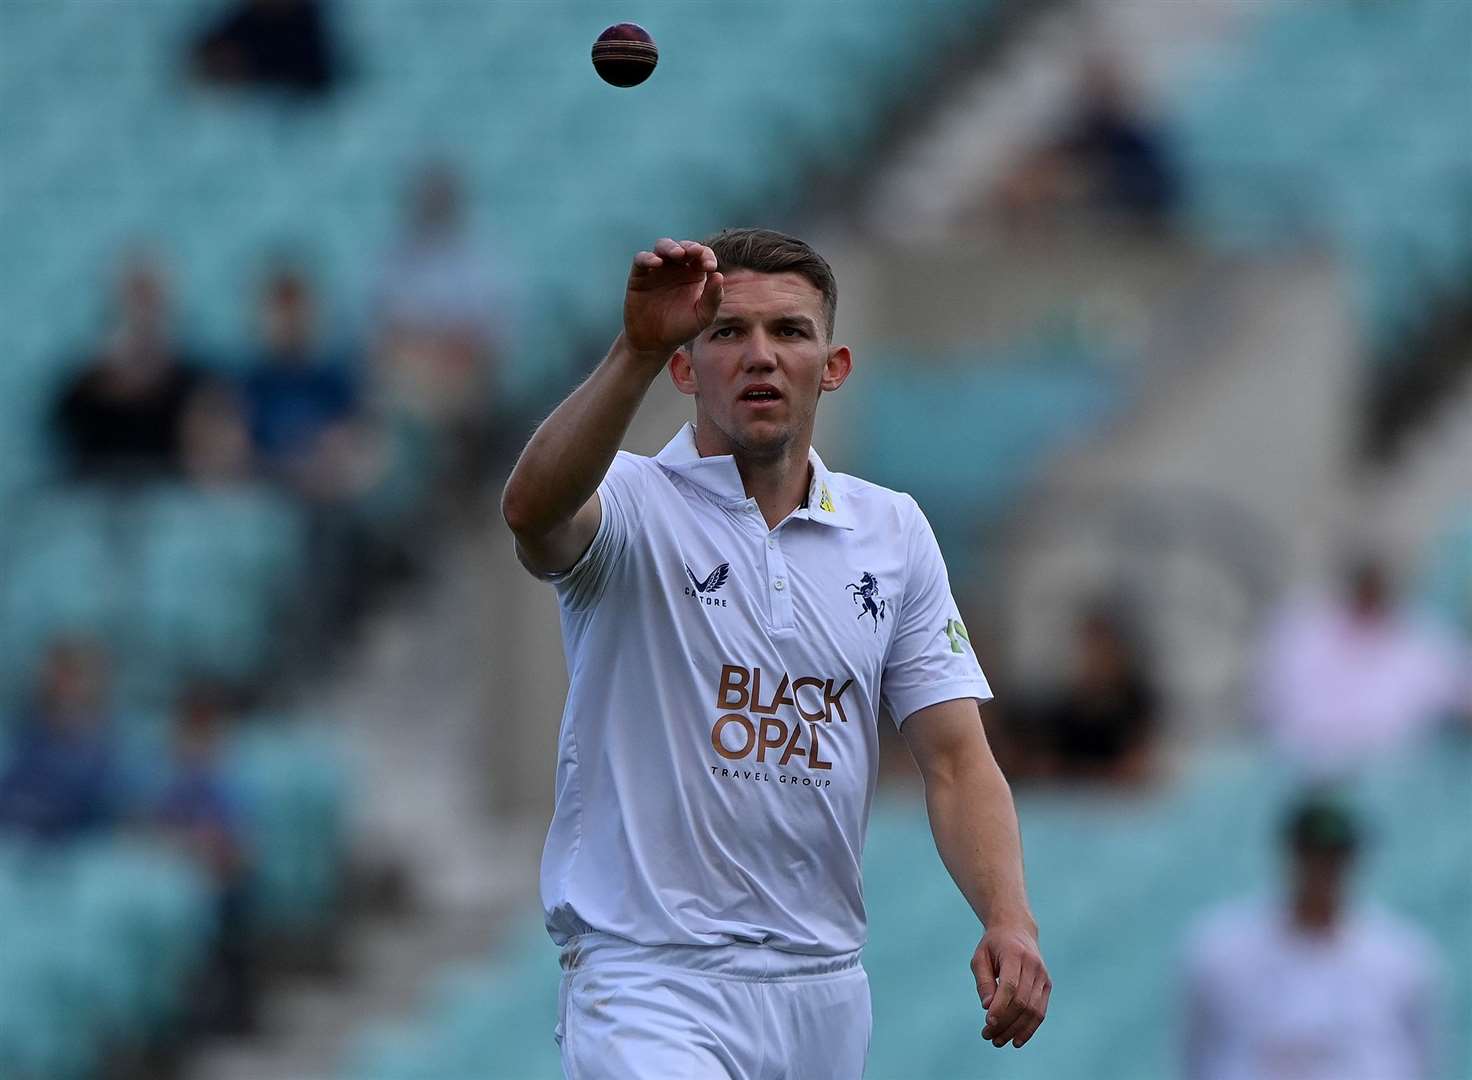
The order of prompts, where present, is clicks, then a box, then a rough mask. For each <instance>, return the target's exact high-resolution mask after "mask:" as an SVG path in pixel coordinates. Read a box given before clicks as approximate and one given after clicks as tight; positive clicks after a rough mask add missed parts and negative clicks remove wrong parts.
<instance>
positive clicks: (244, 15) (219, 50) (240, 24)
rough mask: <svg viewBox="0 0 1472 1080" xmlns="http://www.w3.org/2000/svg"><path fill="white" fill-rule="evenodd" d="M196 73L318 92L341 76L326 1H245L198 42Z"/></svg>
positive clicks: (212, 79)
mask: <svg viewBox="0 0 1472 1080" xmlns="http://www.w3.org/2000/svg"><path fill="white" fill-rule="evenodd" d="M192 64H193V71H194V75H195V77H196V78H198V79H200V80H202V81H204V82H207V83H214V84H216V85H220V86H230V87H236V86H258V87H277V88H279V89H283V90H289V91H293V92H295V93H299V94H310V95H320V94H325V93H327V92H328V91H329V90H331V89H332V87H333V86H334V84H336V83H337V82H339V81H340V79H341V71H340V64H339V63H338V49H337V47H336V45H335V44H334V42H333V38H332V33H331V20H330V18H329V16H328V11H327V4H326V3H325V0H241V2H240V3H239V4H238V5H237V6H235V7H233V8H231V9H229V10H228V11H226V12H225V14H224V15H223V16H222V17H221V18H220V20H219V21H218V22H216V23H214V24H213V25H212V26H210V27H209V28H208V29H207V30H205V32H204V33H203V34H201V35H200V36H199V37H198V38H197V39H196V40H195V42H194V45H193V56H192Z"/></svg>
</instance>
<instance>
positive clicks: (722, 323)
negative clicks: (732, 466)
mask: <svg viewBox="0 0 1472 1080" xmlns="http://www.w3.org/2000/svg"><path fill="white" fill-rule="evenodd" d="M851 366H852V360H851V358H850V356H849V351H848V349H847V348H845V347H843V346H839V347H833V346H831V345H830V344H829V342H828V334H827V328H826V324H825V320H824V315H823V294H822V293H821V292H820V291H819V290H818V288H817V286H815V285H813V284H812V283H811V282H810V281H808V280H807V278H805V277H803V276H801V275H800V274H793V273H783V274H759V273H755V272H753V271H749V270H736V271H733V272H731V273H730V274H727V275H726V277H725V291H724V294H723V296H722V299H721V307H720V310H719V311H717V312H716V318H715V320H714V321H713V322H712V323H711V324H710V326H708V327H706V328H705V330H704V331H702V332H701V334H700V336H699V337H698V338H696V339H695V340H694V341H693V342H691V344H690V345H688V346H687V347H686V348H684V349H681V350H680V351H679V352H678V353H676V354H675V358H674V359H673V360H672V361H671V365H670V372H671V375H672V376H673V377H674V380H675V385H676V386H678V387H679V388H680V390H681V391H682V392H684V393H687V394H693V395H694V396H695V403H696V406H695V407H696V429H697V431H699V432H701V433H702V434H703V436H704V438H705V439H708V440H710V442H709V443H707V445H708V446H709V445H718V450H717V452H720V453H740V454H742V455H745V456H747V457H750V458H756V459H762V458H774V457H778V456H780V455H781V454H782V453H783V452H785V451H786V450H787V448H788V447H789V446H791V445H792V444H793V443H794V442H799V443H806V442H809V441H811V439H812V432H813V417H814V416H815V414H816V413H817V408H818V395H819V394H820V393H822V392H823V391H825V390H837V389H838V387H839V386H841V385H842V384H843V381H844V379H846V378H847V377H848V373H849V370H850V368H851ZM707 452H708V451H707Z"/></svg>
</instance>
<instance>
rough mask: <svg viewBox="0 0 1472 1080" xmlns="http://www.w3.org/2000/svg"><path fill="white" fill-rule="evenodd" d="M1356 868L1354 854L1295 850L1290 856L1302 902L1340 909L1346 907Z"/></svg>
mask: <svg viewBox="0 0 1472 1080" xmlns="http://www.w3.org/2000/svg"><path fill="white" fill-rule="evenodd" d="M1353 865H1354V858H1353V853H1352V852H1350V851H1348V850H1339V849H1335V848H1322V847H1311V846H1303V847H1296V848H1294V849H1293V851H1292V854H1291V869H1290V880H1291V882H1292V887H1293V890H1294V892H1295V893H1296V894H1297V895H1298V896H1299V897H1300V898H1301V899H1304V900H1307V901H1309V902H1311V903H1314V904H1318V905H1323V906H1328V907H1333V908H1338V907H1340V906H1341V905H1342V903H1343V900H1344V895H1345V892H1346V890H1347V887H1348V880H1349V875H1350V871H1351V869H1352V868H1353Z"/></svg>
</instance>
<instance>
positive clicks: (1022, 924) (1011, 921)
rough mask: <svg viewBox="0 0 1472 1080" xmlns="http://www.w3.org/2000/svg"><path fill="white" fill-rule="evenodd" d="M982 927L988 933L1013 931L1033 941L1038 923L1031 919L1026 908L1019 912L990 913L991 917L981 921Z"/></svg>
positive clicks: (1030, 913) (1036, 933)
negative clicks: (1025, 935)
mask: <svg viewBox="0 0 1472 1080" xmlns="http://www.w3.org/2000/svg"><path fill="white" fill-rule="evenodd" d="M982 925H983V926H984V927H986V929H987V931H988V932H991V931H993V930H1015V931H1019V932H1021V933H1024V934H1027V935H1028V936H1029V937H1031V938H1032V939H1033V940H1034V941H1036V940H1037V936H1038V923H1037V920H1036V919H1034V918H1033V917H1032V912H1030V911H1028V910H1027V909H1026V908H1022V909H1020V910H1008V911H1003V912H994V913H991V917H990V918H987V919H983V920H982Z"/></svg>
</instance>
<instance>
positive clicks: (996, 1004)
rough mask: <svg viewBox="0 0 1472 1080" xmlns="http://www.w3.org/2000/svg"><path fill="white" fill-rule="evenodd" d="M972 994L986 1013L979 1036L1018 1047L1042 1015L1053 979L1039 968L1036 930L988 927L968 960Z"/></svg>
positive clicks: (1035, 1028) (1030, 1034) (1040, 963)
mask: <svg viewBox="0 0 1472 1080" xmlns="http://www.w3.org/2000/svg"><path fill="white" fill-rule="evenodd" d="M971 974H972V975H974V976H975V977H976V993H977V996H979V997H980V998H981V1007H982V1008H984V1009H986V1011H987V1013H986V1027H985V1028H983V1029H982V1032H981V1037H982V1038H983V1039H988V1040H990V1041H991V1044H992V1045H993V1046H996V1047H1002V1046H1006V1045H1007V1041H1008V1040H1009V1039H1010V1040H1011V1042H1012V1045H1013V1046H1022V1045H1023V1044H1024V1043H1026V1042H1027V1040H1028V1039H1030V1038H1032V1036H1033V1032H1035V1031H1037V1029H1038V1027H1039V1025H1041V1024H1042V1022H1043V1018H1044V1017H1045V1016H1047V1015H1048V998H1049V997H1051V996H1052V993H1053V980H1052V979H1050V978H1049V977H1048V969H1047V968H1046V967H1044V966H1043V955H1042V953H1041V952H1040V951H1039V950H1038V938H1037V932H1036V931H1035V930H1032V929H1031V928H1030V927H1028V928H1023V927H1009V926H1005V925H998V926H989V927H987V930H986V933H985V934H984V935H983V936H982V939H981V944H979V945H977V947H976V952H975V954H974V955H973V956H972V957H971Z"/></svg>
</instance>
